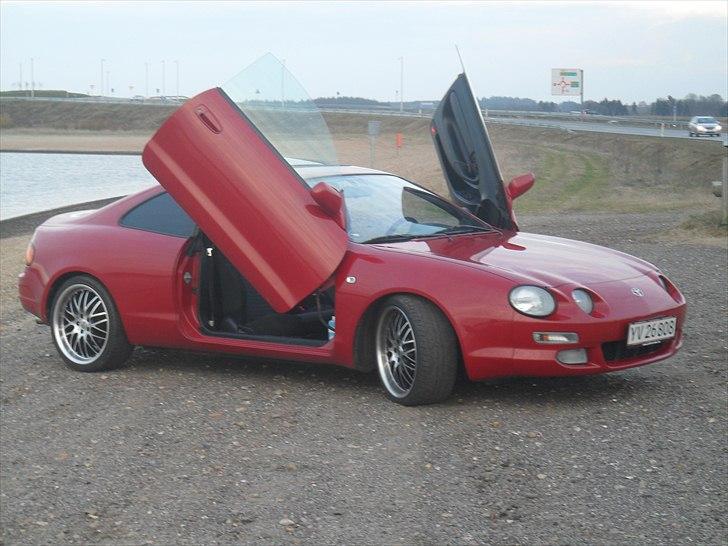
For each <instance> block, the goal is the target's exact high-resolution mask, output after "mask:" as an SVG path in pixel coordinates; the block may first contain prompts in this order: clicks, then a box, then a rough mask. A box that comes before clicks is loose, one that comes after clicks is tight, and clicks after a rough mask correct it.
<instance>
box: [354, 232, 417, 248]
mask: <svg viewBox="0 0 728 546" xmlns="http://www.w3.org/2000/svg"><path fill="white" fill-rule="evenodd" d="M417 237H424V235H412V234H410V235H406V234H392V235H382V236H380V237H374V238H373V239H368V240H366V241H362V244H365V245H369V244H375V243H394V242H399V241H409V240H411V239H415V238H417Z"/></svg>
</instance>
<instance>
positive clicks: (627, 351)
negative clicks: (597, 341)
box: [602, 340, 665, 362]
mask: <svg viewBox="0 0 728 546" xmlns="http://www.w3.org/2000/svg"><path fill="white" fill-rule="evenodd" d="M664 346H665V342H664V341H661V342H659V343H655V344H654V345H634V346H629V345H627V342H626V341H625V340H621V341H609V342H607V343H602V353H603V354H604V360H606V361H607V362H617V361H619V360H630V359H632V358H639V357H642V356H647V355H651V354H653V353H657V352H659V351H660V350H661V349H662V348H663V347H664Z"/></svg>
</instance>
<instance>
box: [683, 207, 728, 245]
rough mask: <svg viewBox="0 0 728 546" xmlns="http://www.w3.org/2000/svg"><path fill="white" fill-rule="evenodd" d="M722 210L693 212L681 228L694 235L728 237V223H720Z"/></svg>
mask: <svg viewBox="0 0 728 546" xmlns="http://www.w3.org/2000/svg"><path fill="white" fill-rule="evenodd" d="M720 216H721V212H720V211H718V210H711V211H708V212H702V213H700V214H692V215H690V216H689V217H688V219H687V220H685V221H684V222H683V223H682V224H680V228H681V229H683V230H686V231H689V232H691V233H692V234H694V235H704V236H706V237H723V238H726V237H728V225H725V224H723V225H720V221H721V218H720Z"/></svg>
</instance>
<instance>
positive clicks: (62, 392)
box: [0, 213, 728, 544]
mask: <svg viewBox="0 0 728 546" xmlns="http://www.w3.org/2000/svg"><path fill="white" fill-rule="evenodd" d="M675 221H676V219H675V218H674V217H673V215H672V214H671V213H660V214H643V215H611V216H610V215H577V214H573V215H559V216H541V217H531V218H522V223H523V224H524V225H525V227H526V228H527V229H529V230H532V231H537V232H543V233H551V234H557V235H563V236H571V237H574V238H579V239H585V240H588V241H591V242H594V243H599V244H606V245H609V246H613V247H616V248H618V249H621V250H624V251H627V252H631V253H634V254H637V255H639V256H642V257H644V258H646V259H648V260H650V261H652V262H654V263H656V264H658V265H659V266H660V267H662V268H663V269H664V270H665V271H666V272H667V273H668V275H670V277H671V278H672V280H673V281H674V282H676V283H677V284H678V285H679V286H680V287H681V288H682V290H683V291H684V293H685V295H686V297H687V299H688V301H689V319H688V320H689V322H688V324H687V328H686V340H685V346H684V348H683V350H682V352H681V353H680V354H679V355H678V356H676V357H674V358H672V359H670V360H668V361H665V362H662V363H659V364H654V365H651V366H646V367H643V368H639V369H635V370H631V371H627V372H622V373H615V374H610V375H602V376H594V377H585V378H575V379H511V380H505V381H499V382H495V383H484V384H461V385H459V386H458V387H457V390H456V393H455V395H454V396H453V398H452V400H451V401H449V402H448V403H444V404H440V405H437V406H428V407H419V408H405V407H401V406H397V405H395V404H393V403H391V402H389V401H388V400H387V399H386V398H385V397H384V395H383V394H382V390H381V388H380V386H379V385H378V383H377V379H376V378H375V377H374V376H371V375H360V374H358V373H355V372H352V371H348V370H345V369H338V368H333V367H324V366H310V365H300V364H294V363H287V362H278V363H271V362H267V363H265V362H251V361H247V360H236V359H233V358H229V357H216V356H209V355H196V354H189V353H183V352H175V351H162V350H151V349H146V350H142V349H137V351H136V352H135V354H134V357H133V359H132V362H131V366H130V367H128V368H126V369H124V370H120V371H116V372H111V373H100V374H81V373H75V372H72V371H70V370H68V369H66V368H65V367H64V366H63V365H62V364H61V362H60V360H59V358H58V357H57V356H56V354H55V351H54V349H53V348H52V345H51V342H50V337H49V331H48V328H47V327H45V326H40V325H36V324H35V323H34V320H33V319H32V318H31V317H30V316H28V315H26V314H24V313H23V312H22V311H21V309H20V308H19V305H18V304H17V303H16V301H15V287H14V282H15V280H14V277H15V275H16V273H17V270H18V269H19V266H20V263H21V260H22V258H21V256H22V252H23V249H24V246H25V243H26V241H27V235H23V234H17V233H16V234H14V236H13V237H6V238H5V239H3V240H2V249H1V250H2V264H3V271H2V284H1V285H0V289H1V295H2V336H1V337H0V350H1V355H2V358H1V359H0V372H1V373H0V377H1V380H2V382H1V383H0V394H1V403H2V422H1V423H0V424H1V425H2V427H1V435H2V438H1V439H2V444H1V445H2V447H1V449H0V478H1V481H0V524H1V525H2V536H3V540H4V543H5V544H62V543H63V544H65V543H74V544H89V543H104V544H174V543H176V544H211V543H238V544H240V543H243V544H247V543H279V544H288V543H291V544H298V543H306V544H334V543H336V544H339V543H348V544H377V543H387V544H476V543H497V544H505V543H507V544H579V543H592V544H689V543H694V544H725V543H726V537H727V532H728V529H727V525H726V495H727V491H728V487H727V486H728V465H727V463H726V461H727V460H728V459H727V458H726V448H727V442H726V438H727V434H726V433H727V432H728V430H727V423H728V420H727V419H728V415H727V413H728V412H727V408H726V386H727V384H726V378H727V376H726V355H727V349H726V348H727V345H728V340H727V332H726V316H727V313H728V301H727V300H726V297H727V296H726V290H725V288H726V283H727V280H728V279H727V278H726V276H727V275H728V273H727V271H728V270H727V269H726V252H725V250H724V249H719V248H715V247H708V246H701V245H695V244H691V245H688V244H680V243H665V242H656V241H655V240H652V239H650V238H646V235H649V236H650V237H651V236H652V235H653V234H659V233H662V232H664V231H665V230H666V229H668V228H669V227H670V226H672V225H673V224H674V223H675Z"/></svg>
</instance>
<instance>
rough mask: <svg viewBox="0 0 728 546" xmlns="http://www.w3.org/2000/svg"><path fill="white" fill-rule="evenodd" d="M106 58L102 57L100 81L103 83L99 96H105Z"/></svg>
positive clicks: (100, 86)
mask: <svg viewBox="0 0 728 546" xmlns="http://www.w3.org/2000/svg"><path fill="white" fill-rule="evenodd" d="M105 60H106V59H101V81H100V82H99V83H100V84H101V85H99V97H103V96H104V61H105Z"/></svg>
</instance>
